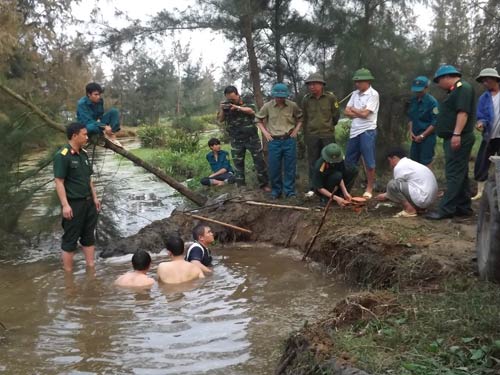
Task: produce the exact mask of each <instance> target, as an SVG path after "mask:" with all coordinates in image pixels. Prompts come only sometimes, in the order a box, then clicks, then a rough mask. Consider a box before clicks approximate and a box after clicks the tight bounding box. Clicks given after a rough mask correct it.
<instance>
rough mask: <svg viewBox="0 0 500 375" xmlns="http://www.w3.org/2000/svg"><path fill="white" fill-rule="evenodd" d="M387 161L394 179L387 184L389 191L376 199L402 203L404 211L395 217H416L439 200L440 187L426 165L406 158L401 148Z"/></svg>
mask: <svg viewBox="0 0 500 375" xmlns="http://www.w3.org/2000/svg"><path fill="white" fill-rule="evenodd" d="M387 160H388V161H389V165H390V166H391V168H392V169H393V173H394V179H392V180H390V181H389V183H388V184H387V190H386V192H385V193H383V194H379V195H377V196H376V197H375V199H377V200H379V201H384V200H390V201H392V202H395V203H400V204H401V205H402V206H403V211H401V212H399V213H397V214H396V215H394V217H415V216H417V211H419V210H424V209H426V208H427V207H429V206H430V205H431V204H433V203H434V201H435V200H436V198H437V192H438V185H437V181H436V177H435V176H434V173H432V171H431V170H430V169H429V168H427V167H426V166H425V165H423V164H420V163H417V162H416V161H413V160H411V159H408V158H407V157H406V152H405V151H404V150H403V149H401V148H394V149H393V150H391V151H389V152H388V153H387Z"/></svg>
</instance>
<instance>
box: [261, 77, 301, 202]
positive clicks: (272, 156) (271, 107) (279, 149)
mask: <svg viewBox="0 0 500 375" xmlns="http://www.w3.org/2000/svg"><path fill="white" fill-rule="evenodd" d="M271 96H272V97H273V99H272V100H271V101H269V102H267V103H265V104H264V105H263V106H262V108H261V109H260V111H259V112H258V113H257V114H256V115H255V118H256V119H257V126H258V127H259V129H260V131H261V132H262V135H263V136H264V137H266V139H267V141H268V142H269V143H268V151H269V155H268V158H269V162H268V166H269V179H270V180H271V198H272V199H278V198H280V197H281V194H282V193H284V194H285V196H286V197H287V198H292V197H296V193H295V173H296V169H297V168H296V167H297V141H296V139H297V134H298V133H299V130H300V128H301V126H302V110H301V109H300V107H299V106H298V105H297V104H296V103H295V102H292V101H291V100H288V99H287V98H288V96H289V91H288V87H287V85H285V84H284V83H277V84H275V85H274V86H273V88H272V90H271Z"/></svg>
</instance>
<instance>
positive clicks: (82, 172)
mask: <svg viewBox="0 0 500 375" xmlns="http://www.w3.org/2000/svg"><path fill="white" fill-rule="evenodd" d="M91 175H92V165H91V164H90V162H89V158H88V156H87V152H86V151H85V150H83V149H81V150H80V152H79V153H78V152H76V151H75V150H73V148H71V146H70V145H69V144H67V145H66V146H64V147H63V148H61V149H60V150H59V151H57V153H56V155H55V156H54V177H55V178H62V179H64V188H65V189H66V197H67V198H68V200H71V199H82V198H87V197H90V196H92V190H91V189H90V176H91Z"/></svg>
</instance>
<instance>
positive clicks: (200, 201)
mask: <svg viewBox="0 0 500 375" xmlns="http://www.w3.org/2000/svg"><path fill="white" fill-rule="evenodd" d="M0 89H1V90H2V91H3V92H5V93H6V94H7V95H9V96H10V97H12V98H13V99H15V100H16V101H18V102H19V103H21V104H23V105H24V106H26V107H28V108H29V109H31V111H32V112H33V113H35V114H36V115H37V116H38V117H40V118H41V119H42V121H43V122H45V123H46V124H47V125H48V126H49V127H51V128H52V129H55V130H58V131H60V132H63V133H65V132H66V129H65V127H64V126H63V125H62V124H59V123H57V122H56V121H54V120H52V119H51V118H50V117H49V116H47V114H46V113H44V112H43V111H42V110H41V109H40V108H38V107H37V106H36V105H35V104H33V103H31V102H30V101H29V100H27V99H25V98H23V97H22V96H21V95H19V94H18V93H16V92H14V91H13V90H11V89H10V88H8V87H7V86H5V85H4V84H2V83H0ZM104 142H105V143H104V147H106V148H109V149H110V150H113V151H114V152H115V153H117V154H120V155H121V156H123V157H124V158H126V159H128V160H130V161H131V162H133V163H134V164H136V165H138V166H140V167H142V168H144V169H145V170H147V171H148V172H150V173H152V174H154V175H155V176H156V177H158V178H159V179H160V180H162V181H163V182H166V183H167V184H168V185H170V186H171V187H172V188H174V189H175V190H177V191H178V192H179V193H181V194H182V195H184V196H185V197H186V198H188V199H189V200H191V201H192V202H194V203H196V204H197V205H198V206H203V205H204V204H205V203H206V202H207V197H205V196H203V195H201V194H198V193H196V192H194V191H192V190H190V189H189V188H187V187H186V186H184V185H183V184H181V183H180V182H179V181H177V180H176V179H174V178H173V177H170V176H169V175H167V174H166V173H165V172H163V171H162V170H161V169H159V168H156V167H154V166H152V165H151V164H149V163H147V162H146V161H144V160H142V159H141V158H139V157H137V156H136V155H134V154H132V153H131V152H129V151H127V150H125V149H123V148H121V147H118V146H116V145H114V144H113V143H112V142H110V141H109V140H107V139H106V138H104Z"/></svg>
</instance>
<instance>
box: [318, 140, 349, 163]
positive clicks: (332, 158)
mask: <svg viewBox="0 0 500 375" xmlns="http://www.w3.org/2000/svg"><path fill="white" fill-rule="evenodd" d="M321 157H322V158H323V160H324V161H326V162H327V163H338V162H341V161H342V160H343V159H344V156H343V155H342V150H341V149H340V146H339V145H338V144H336V143H330V144H329V145H326V146H325V147H323V149H322V150H321Z"/></svg>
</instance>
